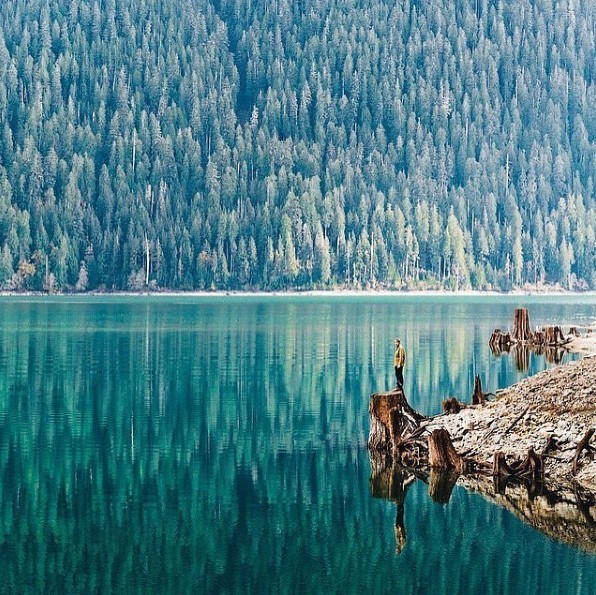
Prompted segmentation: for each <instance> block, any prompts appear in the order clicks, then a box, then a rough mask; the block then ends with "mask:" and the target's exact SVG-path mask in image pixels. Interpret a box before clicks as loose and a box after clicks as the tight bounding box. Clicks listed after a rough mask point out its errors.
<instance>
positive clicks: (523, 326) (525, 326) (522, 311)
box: [512, 308, 532, 341]
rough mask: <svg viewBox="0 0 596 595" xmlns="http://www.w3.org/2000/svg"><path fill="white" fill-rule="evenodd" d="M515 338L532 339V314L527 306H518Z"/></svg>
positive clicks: (514, 320)
mask: <svg viewBox="0 0 596 595" xmlns="http://www.w3.org/2000/svg"><path fill="white" fill-rule="evenodd" d="M512 337H513V340H514V341H531V340H532V331H531V330H530V315H529V314H528V309H527V308H516V309H515V314H514V319H513V335H512Z"/></svg>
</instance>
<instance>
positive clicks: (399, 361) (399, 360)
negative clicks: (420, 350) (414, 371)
mask: <svg viewBox="0 0 596 595" xmlns="http://www.w3.org/2000/svg"><path fill="white" fill-rule="evenodd" d="M393 365H394V366H395V367H396V368H402V367H403V366H405V365H406V350H405V349H404V347H403V345H400V346H399V347H398V348H397V349H396V350H395V355H394V357H393Z"/></svg>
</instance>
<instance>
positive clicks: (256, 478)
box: [0, 297, 596, 594]
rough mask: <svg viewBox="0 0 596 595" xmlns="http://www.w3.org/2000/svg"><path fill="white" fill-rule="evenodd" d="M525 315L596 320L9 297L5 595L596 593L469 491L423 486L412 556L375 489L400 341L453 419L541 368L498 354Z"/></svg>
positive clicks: (457, 304) (3, 393) (417, 389)
mask: <svg viewBox="0 0 596 595" xmlns="http://www.w3.org/2000/svg"><path fill="white" fill-rule="evenodd" d="M517 305H529V306H530V315H531V322H532V324H533V325H534V324H544V323H548V322H560V321H565V322H570V323H577V324H581V323H585V322H588V323H590V322H591V323H592V324H593V323H595V322H596V301H595V300H594V299H593V298H589V299H588V298H559V299H554V298H548V299H546V298H543V299H536V298H533V299H526V298H508V299H496V298H482V299H480V298H461V297H460V298H443V299H439V298H413V297H412V298H399V297H395V298H381V297H379V298H374V299H365V298H358V299H356V298H311V297H308V298H307V297H301V298H289V297H279V298H273V297H272V298H236V297H228V298H225V299H223V298H213V299H197V298H141V297H138V298H103V299H99V298H93V299H89V298H85V299H83V298H81V299H75V298H72V299H71V298H56V299H33V298H32V299H25V298H18V299H17V298H2V299H1V300H0V541H1V543H0V591H1V592H10V593H13V592H14V593H42V592H43V593H48V592H62V593H69V592H80V593H92V592H98V593H110V592H124V593H130V592H143V593H145V592H159V593H166V592H173V593H191V592H193V593H288V592H289V593H334V592H340V591H341V592H351V593H431V592H432V593H479V592H482V593H512V594H519V593H540V594H542V593H565V594H567V593H594V578H595V577H596V556H591V555H589V554H586V553H583V552H581V551H579V550H576V549H573V548H570V547H568V546H565V545H563V544H561V543H557V542H554V541H551V540H550V539H548V538H546V537H544V536H543V535H541V534H540V533H538V532H537V531H535V530H534V529H532V528H530V527H529V526H526V525H524V524H522V523H521V522H520V521H519V520H517V519H516V518H515V517H514V516H512V515H511V514H510V513H508V512H507V511H506V510H504V509H501V508H499V507H497V506H494V505H492V504H490V503H489V502H487V501H486V500H484V499H483V498H482V497H480V496H478V495H474V494H471V493H468V492H466V491H465V490H463V489H462V488H459V487H456V488H455V490H454V493H453V496H452V498H451V500H450V501H449V503H448V504H446V505H439V504H435V503H433V502H432V501H431V500H430V499H429V498H428V496H427V491H428V488H427V486H425V485H424V484H423V483H422V482H417V483H415V484H414V485H412V486H411V487H410V489H409V491H408V493H407V497H406V503H405V507H404V508H405V515H404V523H405V527H406V530H407V541H406V545H405V547H404V549H403V551H402V553H401V554H400V555H397V554H396V551H395V550H396V540H395V535H394V523H395V516H396V506H395V504H393V503H392V502H389V501H385V500H382V499H375V498H372V497H371V493H370V488H369V474H370V464H369V460H368V455H367V452H366V448H365V445H366V439H367V436H368V413H367V407H368V397H369V394H370V393H371V392H374V391H378V390H385V389H387V388H389V387H390V386H391V385H392V384H393V382H394V378H393V369H392V358H393V338H394V337H395V336H397V335H399V336H400V337H401V338H402V342H403V343H404V345H405V348H406V350H407V353H408V364H407V366H406V369H405V378H406V384H405V389H406V392H407V394H408V396H409V399H410V401H411V403H412V404H413V405H414V406H415V407H416V408H417V409H419V410H421V411H423V412H425V413H435V412H438V411H439V410H440V407H441V400H442V399H444V398H445V397H446V396H451V395H455V396H458V397H460V398H462V399H464V400H467V399H468V398H469V395H470V394H471V392H472V390H473V382H474V374H475V373H479V374H480V375H481V377H482V381H483V386H484V388H485V390H495V389H497V388H500V387H504V386H507V385H509V384H511V383H512V382H514V381H516V380H518V379H520V378H522V377H523V376H524V375H525V374H527V373H528V372H524V373H522V372H518V371H516V368H515V365H514V362H513V358H511V357H502V358H495V357H493V356H492V355H491V353H490V351H489V348H488V345H487V341H488V337H489V336H490V333H491V331H492V330H493V328H494V327H495V326H501V327H502V328H503V327H506V326H507V325H508V324H509V322H510V320H511V319H512V314H513V308H514V307H515V306H517ZM565 361H566V360H565ZM546 365H547V364H546V363H545V360H544V358H543V357H535V356H530V362H529V372H530V373H532V372H536V371H538V370H540V369H543V368H544V367H545V366H546Z"/></svg>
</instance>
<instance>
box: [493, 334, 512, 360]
mask: <svg viewBox="0 0 596 595" xmlns="http://www.w3.org/2000/svg"><path fill="white" fill-rule="evenodd" d="M511 343H512V340H511V334H510V333H504V332H502V331H501V329H498V328H496V329H495V330H494V331H493V334H492V335H491V336H490V340H489V342H488V344H489V345H490V347H491V349H492V350H493V352H495V351H498V352H499V354H500V353H501V351H506V350H507V348H508V347H509V345H511Z"/></svg>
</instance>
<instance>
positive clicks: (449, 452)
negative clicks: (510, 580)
mask: <svg viewBox="0 0 596 595" xmlns="http://www.w3.org/2000/svg"><path fill="white" fill-rule="evenodd" d="M583 346H584V347H585V344H584V345H583ZM475 392H476V391H475ZM481 396H482V398H480V399H479V400H480V402H479V403H478V404H475V405H464V404H463V403H461V402H459V401H455V399H454V400H453V401H454V403H455V407H454V408H453V411H454V412H453V413H442V414H440V415H436V416H434V417H425V416H424V415H422V414H421V413H419V412H417V411H415V410H414V409H412V408H411V407H410V405H409V404H408V402H407V399H406V397H405V395H404V394H403V393H402V392H401V391H391V392H388V393H378V394H374V395H372V396H371V400H370V406H369V413H370V419H371V429H370V437H369V443H368V446H369V452H370V456H371V490H372V491H373V492H375V493H374V495H376V496H380V497H386V498H389V499H391V500H393V501H395V502H396V503H397V504H398V507H399V506H402V507H403V502H404V499H405V492H406V489H407V486H408V485H410V483H411V481H412V479H411V478H412V477H413V478H415V479H414V480H423V481H426V482H427V483H428V484H429V495H430V496H431V498H433V499H434V500H436V501H438V502H446V501H448V500H449V497H450V495H451V491H452V490H453V487H454V486H455V485H456V484H458V485H462V486H464V487H466V488H467V489H470V490H473V491H476V492H479V493H481V494H482V495H483V496H485V497H487V498H489V499H490V500H492V501H494V502H495V503H497V504H499V505H501V506H504V507H506V508H508V509H509V510H510V511H511V512H512V513H514V514H515V515H516V516H518V517H519V518H520V519H521V520H523V521H524V522H526V523H529V524H531V525H533V526H534V527H535V528H536V529H538V530H540V531H542V532H543V533H545V534H547V535H549V536H550V537H553V538H556V539H559V540H561V541H564V542H566V543H568V544H570V545H573V546H576V547H580V548H582V549H584V550H587V551H591V552H594V553H596V460H595V457H594V456H593V455H594V452H596V448H595V447H596V438H595V437H594V436H595V434H594V430H595V429H596V355H588V356H586V357H584V358H583V359H582V360H580V361H576V362H572V363H569V364H565V365H561V366H556V367H553V368H550V369H548V370H546V371H544V372H541V373H539V374H536V375H535V376H532V377H530V378H527V379H525V380H523V381H521V382H519V383H517V384H515V385H513V386H511V387H509V388H507V389H505V390H502V391H499V392H498V393H497V394H496V395H495V396H494V398H493V399H487V398H484V396H483V395H481ZM474 400H476V399H474ZM396 478H402V480H396ZM396 495H397V496H396ZM396 527H398V525H397V524H396ZM396 531H397V529H396ZM398 533H399V532H398Z"/></svg>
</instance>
